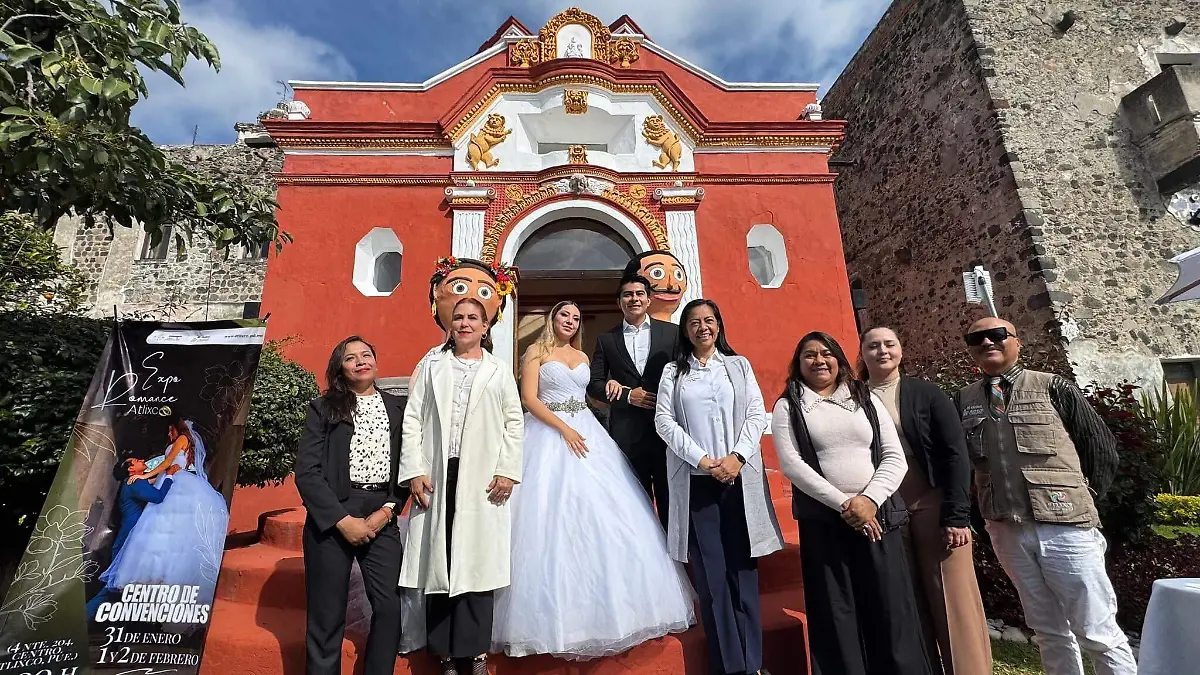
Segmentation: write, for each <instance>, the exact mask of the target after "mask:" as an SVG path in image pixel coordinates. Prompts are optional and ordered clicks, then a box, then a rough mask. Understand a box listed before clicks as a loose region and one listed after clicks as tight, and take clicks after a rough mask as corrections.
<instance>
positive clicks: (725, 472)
mask: <svg viewBox="0 0 1200 675" xmlns="http://www.w3.org/2000/svg"><path fill="white" fill-rule="evenodd" d="M699 469H700V470H701V471H703V472H705V473H707V474H708V475H710V476H712V477H713V478H716V479H717V480H719V481H721V482H722V483H724V484H726V485H733V481H735V480H737V477H738V474H739V473H741V472H742V462H741V460H739V459H738V458H737V457H734V456H733V455H726V456H725V457H724V458H722V459H721V460H714V459H710V458H708V457H701V458H700V464H699Z"/></svg>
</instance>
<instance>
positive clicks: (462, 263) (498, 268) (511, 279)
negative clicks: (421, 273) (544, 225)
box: [429, 256, 520, 321]
mask: <svg viewBox="0 0 1200 675" xmlns="http://www.w3.org/2000/svg"><path fill="white" fill-rule="evenodd" d="M460 267H475V268H477V269H482V270H486V271H487V273H488V274H489V275H490V276H491V277H492V278H493V279H495V280H496V295H499V296H500V310H499V311H498V312H497V313H496V317H495V320H494V321H499V320H500V319H501V317H503V316H504V301H505V299H506V298H508V296H510V295H513V294H514V293H515V292H516V290H517V280H518V278H519V277H520V272H519V270H518V269H517V267H516V266H515V265H501V264H498V263H495V262H493V263H485V262H483V261H480V260H475V259H473V258H458V257H455V256H448V257H445V258H438V260H437V263H436V264H435V265H434V267H433V276H432V277H430V279H429V295H430V300H432V299H433V289H435V288H437V285H438V284H440V283H441V282H442V280H443V279H445V278H446V277H447V276H449V275H450V273H451V272H453V271H454V270H456V269H458V268H460ZM432 310H433V314H434V316H435V317H436V316H437V305H436V303H435V304H434V305H433V307H432Z"/></svg>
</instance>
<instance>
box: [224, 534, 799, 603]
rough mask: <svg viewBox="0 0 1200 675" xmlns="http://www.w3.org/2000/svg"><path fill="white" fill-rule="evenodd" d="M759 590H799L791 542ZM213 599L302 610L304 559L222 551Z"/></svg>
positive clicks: (282, 553) (770, 564)
mask: <svg viewBox="0 0 1200 675" xmlns="http://www.w3.org/2000/svg"><path fill="white" fill-rule="evenodd" d="M758 570H759V591H760V592H761V593H772V592H775V591H782V590H788V589H796V590H799V591H800V592H801V593H803V591H802V589H803V585H804V584H803V581H802V579H801V575H800V554H799V553H798V551H797V547H796V545H795V544H787V545H786V546H785V547H784V549H783V550H782V551H777V552H775V553H773V554H771V555H769V556H766V557H763V558H760V559H759V563H758ZM217 598H218V599H220V600H222V601H227V602H234V603H239V604H245V605H262V606H264V607H281V608H292V609H304V607H305V600H304V559H303V557H302V556H301V554H300V552H299V551H289V550H284V549H279V548H275V547H272V546H263V545H261V544H259V545H255V546H247V547H246V548H239V549H233V550H231V551H226V552H225V558H224V560H223V561H222V563H221V576H220V580H219V582H218V583H217Z"/></svg>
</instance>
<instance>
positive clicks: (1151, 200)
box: [966, 0, 1200, 387]
mask: <svg viewBox="0 0 1200 675" xmlns="http://www.w3.org/2000/svg"><path fill="white" fill-rule="evenodd" d="M966 6H967V11H968V14H969V16H970V22H971V28H972V30H973V32H974V35H975V40H976V42H977V44H979V45H980V46H981V48H982V50H983V51H984V52H985V53H986V54H987V57H986V60H987V63H986V65H987V68H986V70H985V72H986V73H987V74H988V75H989V77H988V78H987V84H988V88H989V89H990V91H991V94H992V96H993V98H994V99H995V100H996V101H997V102H998V103H999V102H1001V101H1003V108H1002V110H1001V115H1002V118H1003V121H1004V128H1003V133H1004V144H1005V148H1006V149H1007V151H1008V153H1009V156H1010V157H1011V158H1013V159H1014V160H1015V161H1014V162H1013V164H1012V165H1011V167H1012V168H1013V170H1014V172H1015V174H1016V178H1017V181H1018V185H1020V186H1021V189H1020V198H1021V201H1022V202H1023V204H1024V206H1025V207H1026V208H1027V209H1029V210H1031V211H1032V212H1035V213H1037V214H1038V216H1039V217H1037V218H1035V220H1040V221H1042V222H1041V224H1040V226H1039V227H1037V228H1036V229H1035V230H1034V233H1035V235H1036V237H1035V238H1036V240H1037V244H1036V246H1037V250H1038V253H1039V255H1041V256H1043V257H1042V260H1043V261H1044V267H1046V268H1048V270H1049V271H1047V272H1046V274H1045V276H1046V283H1047V286H1048V288H1049V290H1050V291H1051V292H1052V293H1053V294H1054V296H1055V297H1056V299H1058V300H1060V302H1058V303H1056V305H1055V310H1056V313H1057V317H1058V319H1059V321H1060V322H1061V324H1062V334H1063V337H1064V339H1065V341H1066V342H1067V345H1068V346H1067V352H1068V355H1069V357H1070V359H1071V362H1072V366H1073V367H1074V370H1075V375H1076V377H1077V379H1079V380H1080V381H1081V383H1088V382H1093V381H1095V382H1116V381H1120V380H1122V379H1129V380H1131V381H1138V380H1140V381H1141V382H1143V383H1145V384H1147V385H1149V386H1154V387H1157V385H1158V382H1160V381H1161V377H1162V368H1161V366H1160V359H1162V358H1170V357H1180V356H1185V355H1197V354H1200V305H1198V304H1197V303H1182V304H1176V305H1169V306H1166V307H1159V306H1156V305H1155V304H1154V300H1155V299H1156V298H1158V297H1159V296H1160V295H1161V294H1162V293H1163V292H1164V291H1165V290H1166V289H1167V288H1168V287H1170V285H1171V284H1172V283H1173V282H1174V280H1175V275H1176V270H1175V266H1174V265H1171V264H1170V263H1168V262H1167V260H1168V259H1169V258H1171V257H1172V256H1174V255H1176V254H1178V253H1181V252H1183V251H1186V250H1189V249H1192V248H1195V247H1197V246H1200V234H1198V233H1196V232H1194V231H1192V230H1190V229H1189V228H1187V227H1185V226H1184V224H1183V223H1182V222H1181V220H1179V219H1177V218H1176V217H1174V216H1172V215H1171V214H1169V213H1167V211H1166V202H1165V197H1164V195H1160V194H1159V192H1158V189H1157V187H1156V186H1155V183H1154V180H1153V179H1152V178H1151V177H1150V175H1149V174H1148V173H1147V171H1146V169H1145V166H1144V164H1143V160H1142V157H1141V155H1140V153H1139V150H1138V149H1137V147H1136V146H1134V145H1133V144H1132V143H1131V142H1130V134H1129V129H1128V128H1127V127H1126V125H1125V124H1124V123H1123V121H1122V118H1121V114H1120V111H1119V109H1118V105H1119V103H1120V98H1121V96H1123V95H1124V94H1126V93H1128V92H1130V91H1132V90H1133V89H1134V88H1135V87H1137V86H1139V85H1141V84H1142V83H1144V82H1146V81H1147V80H1148V79H1150V78H1151V77H1153V76H1154V75H1156V74H1157V73H1158V72H1159V70H1160V69H1159V65H1158V60H1157V58H1156V53H1159V52H1200V1H1197V0H1185V1H1179V0H1176V1H1174V2H1166V1H1161V0H1157V1H1156V0H1123V1H1122V2H1111V1H1108V0H1076V1H1075V2H1072V3H1070V4H1068V5H1062V6H1060V7H1055V6H1051V5H1045V4H1042V3H1027V2H1012V0H967V1H966ZM1067 8H1069V9H1071V10H1073V11H1074V12H1075V14H1076V20H1075V23H1074V25H1071V26H1070V27H1069V28H1067V29H1066V30H1065V32H1064V31H1063V30H1061V29H1060V28H1059V27H1057V26H1055V25H1054V24H1056V23H1058V22H1059V21H1060V20H1061V18H1062V15H1063V13H1064V11H1065V10H1066V9H1067ZM1176 17H1181V18H1183V19H1184V20H1185V21H1186V22H1187V24H1188V25H1187V27H1186V29H1185V30H1184V31H1183V32H1182V33H1180V34H1179V35H1178V36H1175V37H1172V36H1170V35H1168V34H1167V33H1166V31H1165V27H1166V26H1168V25H1169V24H1171V23H1173V22H1174V21H1175V20H1176ZM1198 358H1200V357H1198Z"/></svg>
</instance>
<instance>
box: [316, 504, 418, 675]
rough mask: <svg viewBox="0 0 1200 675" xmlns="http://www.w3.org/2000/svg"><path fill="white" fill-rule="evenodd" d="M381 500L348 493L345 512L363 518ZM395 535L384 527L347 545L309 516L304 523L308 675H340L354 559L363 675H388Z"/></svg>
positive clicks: (393, 641) (394, 637) (395, 594)
mask: <svg viewBox="0 0 1200 675" xmlns="http://www.w3.org/2000/svg"><path fill="white" fill-rule="evenodd" d="M386 501H387V493H386V492H365V491H363V490H351V491H350V498H349V499H348V500H347V501H346V511H347V512H348V513H349V514H350V515H352V516H355V517H357V518H365V517H366V516H368V515H370V514H371V513H373V512H375V511H377V510H378V509H379V507H381V506H383V504H384V503H385V502H386ZM403 550H404V545H403V542H401V541H400V532H399V531H398V530H397V529H396V528H395V527H393V526H391V525H389V526H387V527H385V528H383V530H382V531H380V532H379V534H378V536H376V537H375V538H374V539H373V540H371V541H370V542H368V543H366V544H364V545H362V546H352V545H350V544H349V543H348V542H347V541H346V540H345V539H343V538H342V535H341V533H339V532H338V531H337V529H336V528H335V529H332V530H329V531H328V532H321V531H319V530H318V529H317V526H316V525H315V524H314V523H313V521H312V518H311V517H310V518H309V519H308V520H307V521H305V523H304V575H305V584H304V592H305V596H306V597H307V599H308V630H307V634H306V636H305V643H306V644H305V649H306V664H307V665H306V669H305V670H306V672H307V673H308V675H341V672H342V637H343V635H344V634H345V632H346V605H347V603H348V600H349V595H350V570H351V566H352V564H353V562H354V560H356V559H357V560H358V567H359V569H360V570H362V575H363V584H364V585H365V586H366V590H367V599H368V600H369V601H370V603H371V634H370V636H368V638H367V650H366V663H365V664H364V669H363V672H364V673H365V675H390V673H391V672H392V670H393V669H394V668H395V665H396V651H397V647H398V646H399V644H400V590H399V588H398V587H397V583H398V582H399V580H400V560H401V557H402V554H403Z"/></svg>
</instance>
